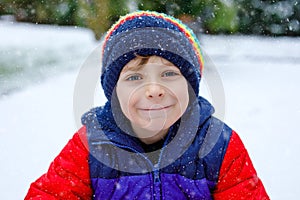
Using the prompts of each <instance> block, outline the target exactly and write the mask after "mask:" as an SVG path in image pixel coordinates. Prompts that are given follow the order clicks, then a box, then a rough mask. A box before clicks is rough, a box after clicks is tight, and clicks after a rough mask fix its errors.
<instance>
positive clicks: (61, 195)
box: [25, 127, 269, 200]
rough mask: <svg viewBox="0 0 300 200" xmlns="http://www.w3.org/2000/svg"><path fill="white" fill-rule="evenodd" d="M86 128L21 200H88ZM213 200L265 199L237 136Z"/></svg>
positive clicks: (89, 197) (232, 136) (213, 194)
mask: <svg viewBox="0 0 300 200" xmlns="http://www.w3.org/2000/svg"><path fill="white" fill-rule="evenodd" d="M88 156H89V151H88V149H87V139H86V128H85V127H82V128H81V129H80V130H79V131H78V132H77V133H75V135H74V136H73V138H72V139H71V140H70V141H69V142H68V144H67V145H66V146H65V147H64V149H63V150H62V151H61V152H60V154H59V155H58V156H57V157H56V158H55V160H54V161H53V162H52V163H51V165H50V168H49V170H48V172H47V173H46V174H44V175H42V176H41V177H40V178H39V179H38V180H36V181H35V182H33V183H32V184H31V186H30V188H29V191H28V194H27V195H26V197H25V200H29V199H49V200H51V199H53V200H54V199H92V196H93V191H92V188H91V182H90V176H89V164H88ZM212 196H213V199H226V200H229V199H258V200H262V199H269V197H268V195H267V193H266V191H265V188H264V186H263V184H262V182H261V180H260V179H259V178H258V176H257V174H256V171H255V169H254V167H253V165H252V162H251V160H250V157H249V155H248V153H247V150H246V149H245V147H244V145H243V143H242V141H241V140H240V138H239V136H238V135H237V134H236V133H235V132H233V133H232V135H231V138H230V142H229V146H228V148H227V151H226V154H225V157H224V160H223V163H222V166H221V170H220V175H219V180H218V183H217V186H216V189H215V190H214V191H213V193H212Z"/></svg>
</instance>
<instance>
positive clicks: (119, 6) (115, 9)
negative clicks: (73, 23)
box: [77, 0, 128, 39]
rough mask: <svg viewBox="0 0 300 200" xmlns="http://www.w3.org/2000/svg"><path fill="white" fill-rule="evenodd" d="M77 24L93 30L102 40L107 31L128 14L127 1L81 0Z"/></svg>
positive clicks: (97, 37)
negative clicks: (122, 16) (121, 16)
mask: <svg viewBox="0 0 300 200" xmlns="http://www.w3.org/2000/svg"><path fill="white" fill-rule="evenodd" d="M77 12H78V13H77V23H78V24H80V25H82V26H86V27H88V28H90V29H92V30H93V32H94V33H95V37H96V39H100V38H101V36H102V35H103V33H104V32H105V31H107V29H108V28H109V27H110V26H111V25H112V24H113V23H114V22H115V21H116V20H117V19H118V18H119V17H120V15H124V14H126V13H127V12H128V7H127V2H126V0H89V1H87V0H79V9H78V11H77Z"/></svg>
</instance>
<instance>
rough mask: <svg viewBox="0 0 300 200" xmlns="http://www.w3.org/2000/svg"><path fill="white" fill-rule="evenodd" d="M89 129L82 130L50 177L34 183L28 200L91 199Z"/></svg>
mask: <svg viewBox="0 0 300 200" xmlns="http://www.w3.org/2000/svg"><path fill="white" fill-rule="evenodd" d="M86 144H87V143H86V128H85V127H82V128H81V129H80V130H79V131H78V132H77V133H76V134H75V135H74V136H73V138H72V139H71V140H70V141H69V142H68V143H67V145H66V146H65V147H64V149H63V150H62V151H61V152H60V154H59V155H58V156H57V157H56V158H55V159H54V161H53V162H52V163H51V165H50V167H49V170H48V172H47V173H46V174H44V175H42V176H41V177H40V178H39V179H38V180H36V181H35V182H33V183H32V184H31V186H30V188H29V191H28V193H27V195H26V197H25V200H29V199H31V200H35V199H43V200H44V199H46V200H52V199H91V197H92V189H91V183H90V175H89V167H88V155H89V152H88V150H87V145H86Z"/></svg>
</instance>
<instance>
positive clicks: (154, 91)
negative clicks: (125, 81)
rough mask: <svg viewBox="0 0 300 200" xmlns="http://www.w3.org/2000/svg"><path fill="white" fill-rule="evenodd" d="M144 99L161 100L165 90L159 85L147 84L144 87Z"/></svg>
mask: <svg viewBox="0 0 300 200" xmlns="http://www.w3.org/2000/svg"><path fill="white" fill-rule="evenodd" d="M145 95H146V98H148V99H161V98H163V97H164V96H165V89H164V88H163V86H161V85H159V84H149V85H147V86H146V91H145Z"/></svg>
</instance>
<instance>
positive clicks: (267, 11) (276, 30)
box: [237, 0, 300, 36]
mask: <svg viewBox="0 0 300 200" xmlns="http://www.w3.org/2000/svg"><path fill="white" fill-rule="evenodd" d="M237 3H238V19H239V32H241V33H244V34H262V35H274V36H275V35H300V24H299V23H300V5H299V4H300V3H299V1H298V0H290V1H283V0H264V1H258V0H250V1H249V0H237Z"/></svg>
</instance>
